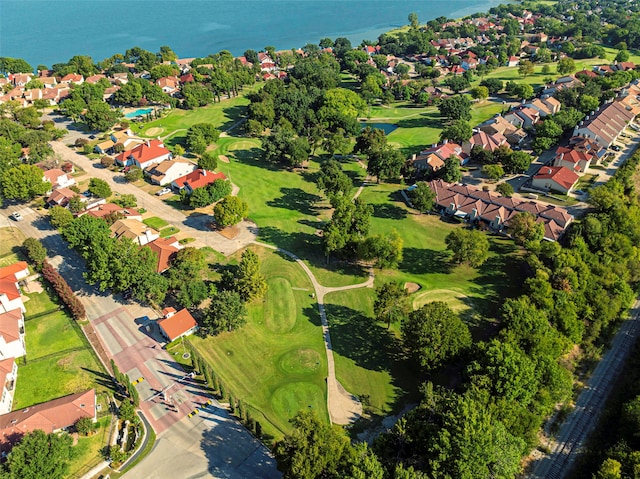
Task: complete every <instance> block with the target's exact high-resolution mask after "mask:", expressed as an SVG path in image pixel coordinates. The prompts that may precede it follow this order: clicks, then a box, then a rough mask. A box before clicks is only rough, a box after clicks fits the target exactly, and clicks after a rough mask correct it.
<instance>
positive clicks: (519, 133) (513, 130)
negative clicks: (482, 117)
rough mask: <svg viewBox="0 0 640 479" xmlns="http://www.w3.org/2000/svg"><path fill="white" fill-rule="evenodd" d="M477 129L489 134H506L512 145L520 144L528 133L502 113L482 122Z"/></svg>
mask: <svg viewBox="0 0 640 479" xmlns="http://www.w3.org/2000/svg"><path fill="white" fill-rule="evenodd" d="M477 129H478V130H480V131H484V132H485V133H487V134H489V135H495V134H497V133H500V134H501V135H504V137H505V138H506V139H507V141H508V142H509V144H510V145H512V146H513V145H518V144H520V143H521V142H522V141H523V140H524V139H525V138H526V137H527V133H526V132H525V131H524V130H523V129H522V128H519V127H517V126H515V125H513V124H511V123H509V122H508V121H507V120H506V119H505V118H504V117H503V116H501V115H496V116H494V117H493V118H490V119H488V120H487V121H485V122H484V123H481V124H480V125H478V126H477Z"/></svg>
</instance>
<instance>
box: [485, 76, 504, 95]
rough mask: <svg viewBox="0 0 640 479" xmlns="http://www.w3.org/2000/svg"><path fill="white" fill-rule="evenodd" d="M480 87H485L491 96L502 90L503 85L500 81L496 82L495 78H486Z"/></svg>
mask: <svg viewBox="0 0 640 479" xmlns="http://www.w3.org/2000/svg"><path fill="white" fill-rule="evenodd" d="M480 86H485V87H487V88H488V89H489V93H491V94H492V95H494V94H496V93H498V92H499V91H500V90H502V88H504V84H503V83H502V80H498V79H497V78H487V79H485V80H482V81H481V82H480Z"/></svg>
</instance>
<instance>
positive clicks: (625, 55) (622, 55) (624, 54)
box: [615, 50, 629, 62]
mask: <svg viewBox="0 0 640 479" xmlns="http://www.w3.org/2000/svg"><path fill="white" fill-rule="evenodd" d="M615 60H616V61H617V62H628V61H629V52H628V51H627V50H620V51H619V52H618V53H617V54H616V58H615Z"/></svg>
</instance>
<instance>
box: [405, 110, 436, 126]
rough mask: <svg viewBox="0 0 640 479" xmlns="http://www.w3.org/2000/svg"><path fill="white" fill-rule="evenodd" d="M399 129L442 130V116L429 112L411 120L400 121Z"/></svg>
mask: <svg viewBox="0 0 640 479" xmlns="http://www.w3.org/2000/svg"><path fill="white" fill-rule="evenodd" d="M397 125H398V128H423V127H429V128H436V129H441V128H442V120H441V118H440V115H439V114H438V113H437V112H428V113H424V114H422V115H419V116H414V117H411V118H405V119H404V120H400V121H399V122H398V123H397Z"/></svg>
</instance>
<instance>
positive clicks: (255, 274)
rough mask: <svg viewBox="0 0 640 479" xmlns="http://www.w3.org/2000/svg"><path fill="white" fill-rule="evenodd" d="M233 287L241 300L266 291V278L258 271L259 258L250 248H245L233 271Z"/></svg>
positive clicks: (260, 294) (261, 295)
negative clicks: (234, 271)
mask: <svg viewBox="0 0 640 479" xmlns="http://www.w3.org/2000/svg"><path fill="white" fill-rule="evenodd" d="M233 283H234V284H233V289H234V290H235V291H236V292H237V293H238V294H239V295H240V297H241V298H242V300H243V301H251V300H253V299H255V298H261V297H263V296H264V295H265V293H266V292H267V280H266V279H265V277H264V275H263V274H262V273H261V272H260V258H259V257H258V255H257V254H256V253H254V252H253V251H251V250H245V251H244V252H243V253H242V257H241V258H240V263H239V264H238V269H237V270H236V273H235V278H234V282H233Z"/></svg>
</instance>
